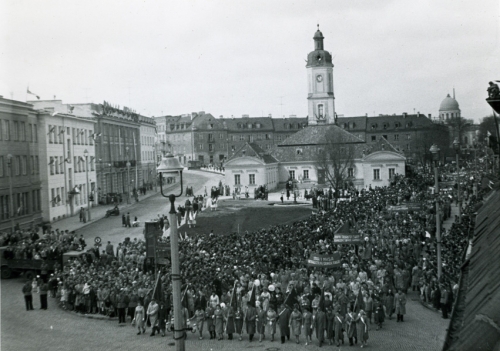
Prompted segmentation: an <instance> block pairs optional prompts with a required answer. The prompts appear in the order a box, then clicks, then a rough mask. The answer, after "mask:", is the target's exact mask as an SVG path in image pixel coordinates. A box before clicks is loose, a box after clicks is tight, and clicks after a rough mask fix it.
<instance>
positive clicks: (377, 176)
mask: <svg viewBox="0 0 500 351" xmlns="http://www.w3.org/2000/svg"><path fill="white" fill-rule="evenodd" d="M395 175H396V169H395V168H389V179H392V178H394V176H395ZM373 180H380V168H375V169H374V170H373Z"/></svg>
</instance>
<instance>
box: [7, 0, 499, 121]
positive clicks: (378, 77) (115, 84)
mask: <svg viewBox="0 0 500 351" xmlns="http://www.w3.org/2000/svg"><path fill="white" fill-rule="evenodd" d="M0 6H1V8H0V23H1V24H0V38H1V39H0V49H1V56H0V95H3V96H4V97H6V98H11V97H12V96H13V98H14V99H15V100H22V101H25V100H26V88H27V86H28V85H29V88H30V90H31V91H32V92H34V93H36V94H38V95H40V97H41V99H53V97H54V95H55V96H56V97H57V99H62V100H63V102H65V103H83V102H96V103H98V102H102V101H103V100H107V101H109V102H111V103H113V104H118V105H120V106H129V107H131V108H134V109H135V110H137V112H139V113H142V114H145V115H148V116H159V115H166V114H171V115H176V114H182V113H189V112H195V111H202V110H203V111H206V112H209V113H211V114H212V115H214V116H220V115H224V117H230V116H231V115H234V116H235V117H240V116H241V115H242V114H249V115H251V116H262V115H265V116H267V115H268V114H270V113H271V114H272V115H273V117H280V116H283V115H286V116H288V115H291V114H295V115H297V116H304V117H305V116H306V115H307V100H306V98H307V81H306V68H305V64H306V62H305V58H306V56H307V54H308V52H310V51H312V50H313V47H314V46H313V40H312V37H313V35H314V32H315V31H316V24H318V23H319V25H320V29H321V31H322V32H323V35H324V37H325V49H326V50H328V51H330V52H331V53H332V55H333V61H334V65H335V67H334V91H335V97H336V100H335V104H336V111H337V113H338V114H344V115H345V116H359V115H364V114H365V113H368V115H369V116H372V115H374V114H375V115H378V114H393V113H398V114H399V113H402V112H408V113H413V111H414V109H415V111H420V112H421V113H425V114H428V113H432V114H433V115H434V116H435V115H437V113H438V109H439V104H440V102H441V101H442V100H443V98H444V97H445V96H446V94H448V93H450V94H452V93H453V87H455V90H456V98H457V100H458V102H459V104H460V108H461V110H462V116H464V117H467V118H475V119H479V118H481V117H484V116H486V115H490V114H491V109H490V108H489V107H488V105H487V104H486V102H485V101H484V99H485V98H486V88H487V83H488V81H489V80H492V79H498V80H500V72H499V68H500V62H499V61H500V39H499V29H500V25H499V23H500V22H499V15H500V10H499V1H498V0H482V1H477V0H468V1H459V0H450V1H441V0H419V1H414V0H411V1H406V0H396V1H389V0H376V1H375V0H365V1H356V0H345V1H331V0H325V1H319V0H317V1H299V2H292V1H274V0H265V1H259V0H251V1H250V0H249V1H233V0H226V1H201V0H200V1H194V0H186V1H165V0H164V1H150V0H146V1H130V0H119V1H111V0H105V1H104V0H98V1H93V0H85V1H82V0H80V1H73V0H66V1H52V0H44V1H38V0H32V1H28V0H3V1H2V2H1V5H0ZM32 98H33V97H28V99H32Z"/></svg>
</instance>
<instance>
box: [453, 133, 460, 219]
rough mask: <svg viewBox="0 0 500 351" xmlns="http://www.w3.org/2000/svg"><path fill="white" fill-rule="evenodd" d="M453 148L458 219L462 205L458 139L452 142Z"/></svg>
mask: <svg viewBox="0 0 500 351" xmlns="http://www.w3.org/2000/svg"><path fill="white" fill-rule="evenodd" d="M453 147H454V148H455V154H456V155H455V157H456V162H457V205H458V218H460V219H461V218H462V203H461V198H460V166H459V164H458V161H459V154H460V142H459V141H458V138H455V141H454V142H453Z"/></svg>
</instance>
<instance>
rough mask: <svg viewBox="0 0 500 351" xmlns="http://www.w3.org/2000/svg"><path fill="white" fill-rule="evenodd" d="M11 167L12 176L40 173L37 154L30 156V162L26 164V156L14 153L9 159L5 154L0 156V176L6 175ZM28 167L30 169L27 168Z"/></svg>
mask: <svg viewBox="0 0 500 351" xmlns="http://www.w3.org/2000/svg"><path fill="white" fill-rule="evenodd" d="M11 167H12V175H13V176H21V175H27V174H28V172H30V173H31V175H35V174H40V164H39V162H38V156H30V164H29V165H28V156H25V155H16V156H12V158H11V159H9V158H8V157H7V156H0V177H4V176H8V175H9V170H10V168H11ZM28 167H29V168H30V170H28Z"/></svg>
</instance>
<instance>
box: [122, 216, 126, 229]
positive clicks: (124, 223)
mask: <svg viewBox="0 0 500 351" xmlns="http://www.w3.org/2000/svg"><path fill="white" fill-rule="evenodd" d="M126 226H127V217H125V213H124V214H122V227H126Z"/></svg>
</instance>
